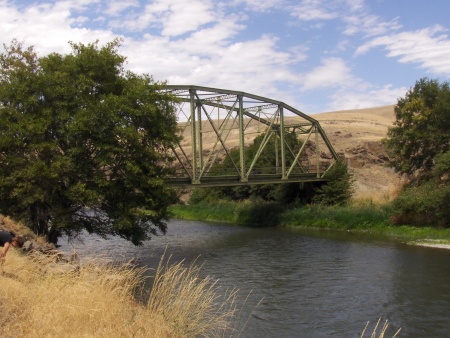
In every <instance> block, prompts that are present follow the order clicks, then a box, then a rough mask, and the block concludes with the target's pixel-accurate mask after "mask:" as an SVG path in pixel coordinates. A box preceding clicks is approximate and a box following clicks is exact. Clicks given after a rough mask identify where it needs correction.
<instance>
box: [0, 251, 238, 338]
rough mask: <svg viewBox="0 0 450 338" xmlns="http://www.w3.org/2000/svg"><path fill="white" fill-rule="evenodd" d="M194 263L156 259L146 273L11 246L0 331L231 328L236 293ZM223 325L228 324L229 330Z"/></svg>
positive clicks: (68, 333) (134, 332)
mask: <svg viewBox="0 0 450 338" xmlns="http://www.w3.org/2000/svg"><path fill="white" fill-rule="evenodd" d="M198 272H199V268H198V267H196V266H194V265H191V266H188V267H184V266H183V264H181V263H180V264H174V265H173V264H167V261H165V262H163V261H162V263H161V264H160V266H159V267H158V269H157V271H154V272H153V276H154V277H153V288H152V292H151V293H150V294H149V295H148V294H145V289H144V288H143V285H144V282H145V280H146V279H147V278H148V277H146V276H148V275H149V273H148V271H147V270H145V269H143V268H138V267H135V266H133V265H131V264H121V265H117V264H116V265H112V264H110V263H108V262H106V261H103V260H98V259H96V260H92V259H91V260H88V261H85V262H83V263H81V264H80V263H78V264H70V263H61V262H58V263H57V262H55V260H54V257H49V256H47V255H33V256H29V255H26V256H25V255H23V254H21V253H19V252H18V251H17V250H15V249H12V250H10V252H8V256H7V258H6V261H5V263H4V265H3V266H2V273H1V274H0V284H1V286H2V287H1V290H0V312H1V314H2V320H1V323H0V331H1V332H2V337H195V336H199V335H200V336H220V335H221V333H223V332H225V330H230V329H231V326H232V323H233V320H234V319H233V318H234V314H235V304H234V300H235V295H236V293H235V292H234V291H232V292H225V293H223V292H219V290H218V289H219V287H218V286H217V285H216V283H215V281H214V280H211V279H209V278H206V279H204V278H200V277H199V274H198ZM228 332H230V331H228Z"/></svg>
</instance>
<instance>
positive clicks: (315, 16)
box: [291, 0, 338, 21]
mask: <svg viewBox="0 0 450 338" xmlns="http://www.w3.org/2000/svg"><path fill="white" fill-rule="evenodd" d="M291 15H292V16H294V17H296V18H298V19H300V20H304V21H312V20H331V19H335V18H337V17H338V13H337V12H336V11H335V4H334V1H322V0H302V1H301V2H300V4H298V5H295V6H293V7H292V12H291Z"/></svg>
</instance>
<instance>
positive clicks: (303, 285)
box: [61, 220, 450, 338]
mask: <svg viewBox="0 0 450 338" xmlns="http://www.w3.org/2000/svg"><path fill="white" fill-rule="evenodd" d="M61 244H63V245H62V247H61V249H63V250H70V246H69V245H68V244H65V243H61ZM72 246H74V247H75V249H76V250H77V251H78V252H79V253H80V254H81V256H89V255H95V254H102V255H105V254H106V255H109V256H113V257H123V258H125V259H126V258H131V257H134V258H137V261H138V262H139V264H143V265H146V266H149V267H150V268H154V267H156V265H157V263H158V262H159V260H160V258H161V256H162V254H163V253H164V251H165V250H166V248H167V253H168V254H170V255H172V258H171V261H173V262H178V261H180V260H183V259H184V260H186V262H190V261H192V260H195V259H197V261H198V262H199V263H203V264H204V265H203V267H202V270H201V271H202V273H203V274H204V275H205V276H206V275H208V276H212V277H214V278H216V279H219V286H220V287H221V288H223V290H225V289H227V288H228V289H232V288H237V289H239V295H240V296H239V297H240V301H242V302H244V299H247V301H246V303H245V305H244V306H243V307H242V310H241V314H240V320H241V321H243V322H246V323H245V326H244V324H243V323H239V325H238V326H239V327H242V326H243V331H242V332H241V333H240V335H239V336H240V337H277V338H280V337H359V336H360V334H361V332H362V330H363V328H364V326H365V324H366V322H367V321H370V322H371V325H370V328H372V329H373V325H374V324H375V323H376V321H377V320H378V318H382V320H383V321H384V320H386V319H388V320H389V323H390V329H389V330H388V332H387V334H386V337H392V335H393V334H394V333H395V331H396V330H397V329H398V328H400V327H401V328H402V330H401V333H400V336H399V337H450V250H444V249H431V248H424V247H416V246H411V245H407V244H404V243H401V242H398V241H393V240H388V239H384V238H379V237H373V236H370V235H360V234H359V235H355V234H350V233H346V232H326V231H321V232H317V231H307V230H304V231H288V230H282V229H278V228H246V227H239V226H232V225H227V224H209V223H205V222H192V221H181V220H173V221H171V222H170V223H169V224H168V233H167V235H165V236H159V237H154V238H153V239H152V240H150V241H149V242H147V243H146V244H145V245H144V246H142V247H134V246H133V245H132V244H130V243H128V242H126V241H124V240H121V239H111V240H103V239H100V238H98V237H95V236H86V237H85V240H84V243H74V244H72ZM249 295H250V296H249ZM237 335H238V334H237V333H234V334H233V335H232V336H237ZM366 336H367V337H370V334H366Z"/></svg>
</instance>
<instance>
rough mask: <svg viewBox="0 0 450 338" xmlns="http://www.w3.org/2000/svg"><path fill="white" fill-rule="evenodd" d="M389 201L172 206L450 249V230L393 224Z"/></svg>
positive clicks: (215, 216) (184, 212)
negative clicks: (328, 203) (331, 203)
mask: <svg viewBox="0 0 450 338" xmlns="http://www.w3.org/2000/svg"><path fill="white" fill-rule="evenodd" d="M389 208H390V206H389V204H382V203H381V204H380V203H373V202H365V201H353V202H352V203H350V204H348V205H345V206H337V205H335V206H326V205H320V204H316V205H306V206H291V207H287V208H284V207H282V206H281V205H279V204H277V203H274V202H263V201H254V202H253V201H249V200H247V201H243V202H231V201H218V202H216V203H200V204H193V205H185V204H177V205H173V206H171V207H170V211H171V212H172V216H173V218H177V219H185V220H193V221H194V220H195V221H206V222H222V223H230V224H236V225H243V226H252V227H267V226H277V227H281V228H283V229H288V230H290V231H296V230H300V229H308V230H311V231H324V230H326V231H346V232H354V233H356V234H357V233H360V234H363V233H370V234H374V235H380V236H385V237H386V238H390V239H393V240H399V241H402V242H406V243H408V244H412V245H420V246H427V247H435V248H441V249H450V229H447V228H435V227H431V226H424V227H417V226H411V225H401V226H399V225H392V224H391V222H390V220H389V218H390V209H389Z"/></svg>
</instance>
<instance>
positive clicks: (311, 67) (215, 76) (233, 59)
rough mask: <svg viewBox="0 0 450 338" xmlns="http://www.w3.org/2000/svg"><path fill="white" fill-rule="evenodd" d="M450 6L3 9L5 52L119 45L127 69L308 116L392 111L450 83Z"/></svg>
mask: <svg viewBox="0 0 450 338" xmlns="http://www.w3.org/2000/svg"><path fill="white" fill-rule="evenodd" d="M449 14H450V1H448V0H430V1H425V0H146V1H145V0H109V1H102V0H61V1H59V0H56V1H55V0H54V1H50V0H0V37H1V38H0V40H1V42H2V47H0V50H3V44H6V45H9V44H10V42H11V40H12V39H13V38H16V39H18V40H19V41H21V42H22V43H24V45H26V46H28V45H33V46H35V49H36V51H37V52H38V53H39V55H40V56H43V55H46V54H48V53H51V52H58V53H63V54H65V53H69V52H70V47H69V44H68V41H73V42H82V43H89V42H94V41H96V40H99V41H100V43H101V44H104V43H106V42H109V41H112V40H113V39H114V38H116V37H121V38H123V43H122V47H121V49H120V53H121V54H122V55H125V56H126V57H127V68H128V69H130V70H132V71H134V72H136V73H148V74H151V75H153V77H154V79H155V80H158V81H167V82H168V83H169V84H192V85H199V86H208V87H215V88H223V89H231V90H238V91H245V92H248V93H252V94H256V95H260V96H266V97H269V98H272V99H275V100H279V101H283V102H285V103H287V104H290V105H292V106H294V107H295V108H297V109H299V110H301V111H303V112H305V113H318V112H325V111H334V110H343V109H354V108H366V107H376V106H382V105H387V104H395V103H396V102H397V98H399V97H402V96H404V95H405V93H406V91H407V90H408V88H410V87H411V86H413V85H414V83H415V82H416V81H417V80H418V79H420V78H421V77H425V76H426V77H429V78H436V79H439V80H440V81H448V80H449V78H450V38H449V36H448V34H449V30H450V17H449Z"/></svg>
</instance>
